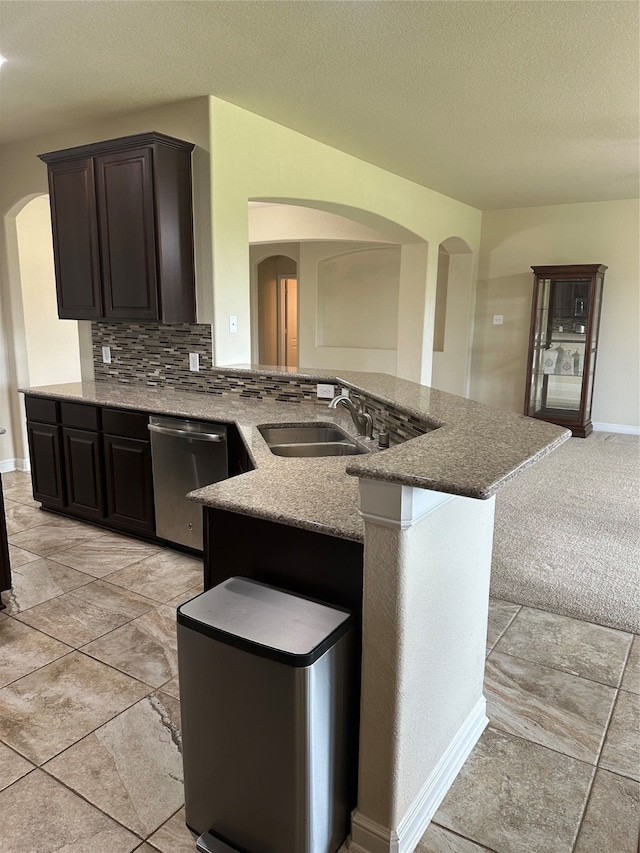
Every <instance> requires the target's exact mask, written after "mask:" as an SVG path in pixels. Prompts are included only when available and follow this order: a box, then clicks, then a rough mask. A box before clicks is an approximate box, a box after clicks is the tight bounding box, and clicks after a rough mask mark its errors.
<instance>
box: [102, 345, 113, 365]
mask: <svg viewBox="0 0 640 853" xmlns="http://www.w3.org/2000/svg"><path fill="white" fill-rule="evenodd" d="M102 363H103V364H111V347H102Z"/></svg>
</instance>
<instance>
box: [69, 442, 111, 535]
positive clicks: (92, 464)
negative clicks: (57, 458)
mask: <svg viewBox="0 0 640 853" xmlns="http://www.w3.org/2000/svg"><path fill="white" fill-rule="evenodd" d="M62 444H63V452H64V453H63V455H64V466H65V474H66V483H67V506H68V507H69V508H70V509H72V510H75V511H76V512H77V513H78V514H80V515H82V516H84V517H86V518H87V519H93V520H96V521H97V520H100V519H101V518H103V517H104V514H105V513H104V509H105V501H104V488H103V475H102V471H103V468H104V466H103V462H102V447H101V442H100V435H99V433H97V432H89V431H88V430H80V429H69V428H67V427H63V428H62Z"/></svg>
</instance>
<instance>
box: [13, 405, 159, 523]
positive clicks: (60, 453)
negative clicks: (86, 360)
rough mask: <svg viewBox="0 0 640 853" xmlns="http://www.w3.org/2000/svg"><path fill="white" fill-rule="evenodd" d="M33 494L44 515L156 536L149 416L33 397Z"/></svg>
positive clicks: (29, 431)
mask: <svg viewBox="0 0 640 853" xmlns="http://www.w3.org/2000/svg"><path fill="white" fill-rule="evenodd" d="M25 407H26V411H27V434H28V438H29V455H30V459H31V477H32V482H33V496H34V498H35V499H36V500H37V501H40V502H41V503H42V506H43V507H44V508H45V509H51V510H56V511H58V512H64V513H66V514H68V515H71V516H73V517H75V518H82V519H86V520H87V521H92V522H94V523H96V524H101V525H104V526H105V527H109V528H110V529H115V530H122V531H123V532H126V533H136V534H140V535H142V536H145V537H146V538H155V511H154V503H153V474H152V470H151V449H150V444H149V433H148V430H147V423H148V415H147V414H146V413H144V412H135V411H125V410H120V409H108V408H102V407H100V406H93V405H91V404H88V403H75V402H67V401H62V402H58V401H56V400H52V399H48V398H44V397H34V396H30V395H26V397H25Z"/></svg>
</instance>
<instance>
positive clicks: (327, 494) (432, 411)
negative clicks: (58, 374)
mask: <svg viewBox="0 0 640 853" xmlns="http://www.w3.org/2000/svg"><path fill="white" fill-rule="evenodd" d="M220 372H224V373H225V374H229V373H235V374H237V375H243V374H245V375H256V374H260V375H265V374H267V375H273V376H280V375H282V376H287V377H289V378H291V377H292V376H295V377H300V378H303V379H306V380H309V379H311V380H312V381H316V380H317V381H322V382H329V383H333V384H339V385H344V386H347V387H349V388H353V389H358V390H360V391H362V392H364V393H366V394H367V395H368V396H370V397H371V398H373V399H375V400H377V401H378V402H380V403H382V404H384V403H388V404H393V405H394V406H395V407H396V408H400V409H402V410H404V411H406V412H407V413H408V414H412V415H414V416H416V417H419V418H422V419H423V420H424V422H425V423H426V424H428V425H429V426H430V427H432V428H433V429H432V431H430V432H428V433H426V434H425V435H422V436H419V437H418V438H413V439H410V440H409V441H406V442H404V443H402V444H398V445H396V446H395V447H391V448H389V449H387V450H377V448H376V444H375V442H366V441H364V440H362V439H361V443H363V445H364V446H365V447H367V448H370V449H371V450H372V452H370V453H367V454H362V455H358V456H346V457H345V456H337V457H324V458H321V459H313V458H312V459H308V458H307V459H300V458H284V457H279V456H274V455H273V454H272V453H271V452H270V450H269V449H268V447H267V445H266V442H265V441H264V439H263V437H262V436H261V434H260V433H259V431H258V429H257V427H258V426H259V425H267V424H268V425H285V424H301V423H308V422H310V421H311V422H318V423H335V424H337V425H338V426H340V427H341V428H342V429H344V430H345V431H346V432H348V433H349V434H350V435H352V436H354V432H355V431H354V427H353V423H352V421H351V418H350V417H349V415H348V413H347V412H346V411H341V410H331V411H330V410H329V409H328V408H327V405H326V403H322V404H315V403H285V402H280V401H275V400H271V399H263V400H255V399H251V398H244V397H241V396H240V395H238V394H235V393H229V394H225V395H217V394H208V393H203V392H196V391H178V390H175V389H167V388H158V387H151V386H146V385H143V384H142V383H139V384H138V383H136V384H124V383H122V384H120V383H116V382H107V381H100V382H77V383H68V384H64V385H47V386H41V387H37V388H29V389H22V390H23V391H25V392H27V393H29V394H34V395H39V396H47V397H54V398H57V399H61V400H74V401H79V402H85V403H94V404H97V405H101V406H115V407H119V408H124V409H137V410H142V411H148V412H154V413H158V414H165V415H176V416H182V417H192V418H201V419H204V420H211V421H216V422H219V423H226V424H234V425H235V426H236V427H237V428H238V430H239V432H240V435H241V436H242V439H243V441H244V443H245V445H246V448H247V450H248V452H249V455H250V456H251V458H252V461H253V463H254V465H255V466H256V467H255V470H253V471H250V472H248V473H246V474H240V475H238V476H236V477H232V478H230V479H228V480H224V481H222V482H220V483H214V484H212V485H210V486H206V487H204V488H201V489H198V490H197V491H195V492H191V494H190V498H191V499H192V500H195V501H197V502H199V503H202V504H204V505H207V506H212V507H217V508H219V509H225V510H230V511H234V512H238V513H242V514H246V515H252V516H256V517H259V518H265V519H268V520H272V521H277V522H281V523H283V524H290V525H293V526H296V527H304V528H306V529H311V530H317V531H319V532H323V533H328V534H330V535H334V536H339V537H341V538H345V539H353V540H356V541H363V539H364V524H363V521H362V518H361V516H360V513H359V511H358V478H359V477H364V478H369V479H377V480H385V481H388V482H393V483H399V484H402V485H407V486H415V487H418V488H424V489H431V490H434V491H440V492H447V493H449V494H454V495H462V496H466V497H471V498H479V499H486V498H489V497H491V496H492V495H494V494H495V493H496V492H497V491H498V489H499V488H500V487H501V486H502V485H504V484H505V483H506V482H508V481H509V480H511V479H512V478H513V477H515V476H517V474H518V473H519V472H520V471H522V470H523V469H525V468H526V467H528V466H529V465H531V464H532V463H533V462H535V461H536V460H537V459H539V458H541V457H542V456H545V455H546V454H547V453H548V452H550V451H551V450H553V449H554V448H555V447H557V446H558V445H560V444H562V443H563V442H564V441H565V440H566V439H567V438H569V437H570V435H571V433H570V432H569V431H568V430H565V429H563V428H562V427H558V426H554V425H552V424H547V423H545V422H543V421H538V420H533V419H531V418H526V417H524V416H523V415H518V414H515V413H512V412H506V411H502V410H499V409H493V408H490V407H488V406H484V405H482V404H480V403H475V402H473V401H470V400H467V399H464V398H462V397H456V396H454V395H452V394H447V393H445V392H442V391H438V390H436V389H433V388H428V387H426V386H423V385H418V384H416V383H414V382H409V381H407V380H403V379H399V378H397V377H393V376H388V375H386V374H374V373H358V372H352V371H341V372H339V373H338V374H336V373H331V372H329V371H316V370H313V371H312V370H309V371H306V370H305V371H303V370H298V371H296V372H291V371H281V370H278V369H277V368H265V367H264V366H260V367H250V366H238V367H236V366H234V367H233V368H231V367H224V368H220Z"/></svg>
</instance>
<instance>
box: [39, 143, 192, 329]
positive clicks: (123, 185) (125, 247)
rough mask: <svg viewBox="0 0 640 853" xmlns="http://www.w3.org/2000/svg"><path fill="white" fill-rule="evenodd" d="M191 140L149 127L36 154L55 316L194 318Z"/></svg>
mask: <svg viewBox="0 0 640 853" xmlns="http://www.w3.org/2000/svg"><path fill="white" fill-rule="evenodd" d="M193 148H194V145H193V144H192V143H190V142H185V141H184V140H181V139H175V138H173V137H171V136H166V135H165V134H162V133H154V132H152V133H140V134H136V135H134V136H125V137H122V138H120V139H110V140H105V141H104V142H96V143H92V144H90V145H82V146H79V147H76V148H67V149H64V150H61V151H50V152H49V153H48V154H40V155H39V157H40V159H41V160H43V161H44V162H45V163H46V164H47V167H48V170H49V192H50V197H51V210H52V215H53V236H54V258H55V265H56V280H57V288H58V304H59V313H60V316H61V317H64V318H72V319H77V320H95V319H103V320H104V319H106V320H133V321H159V322H161V323H195V322H196V298H195V270H194V257H193V214H192V207H193V205H192V196H191V152H192V151H193Z"/></svg>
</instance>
